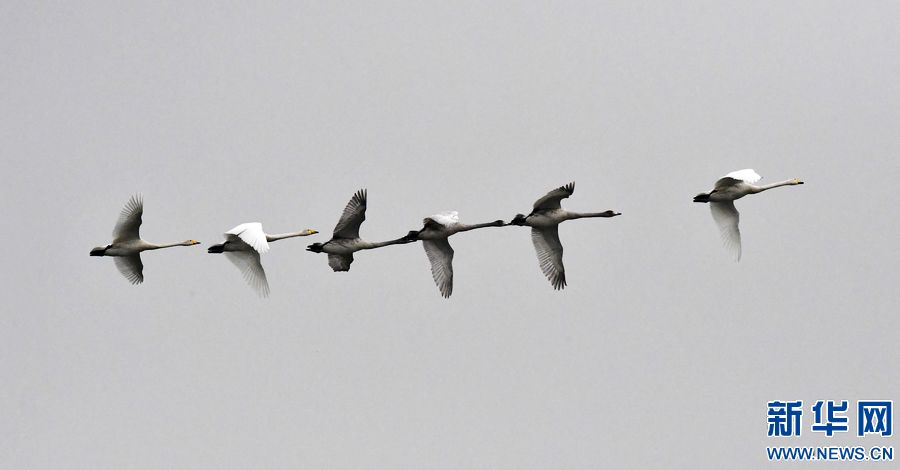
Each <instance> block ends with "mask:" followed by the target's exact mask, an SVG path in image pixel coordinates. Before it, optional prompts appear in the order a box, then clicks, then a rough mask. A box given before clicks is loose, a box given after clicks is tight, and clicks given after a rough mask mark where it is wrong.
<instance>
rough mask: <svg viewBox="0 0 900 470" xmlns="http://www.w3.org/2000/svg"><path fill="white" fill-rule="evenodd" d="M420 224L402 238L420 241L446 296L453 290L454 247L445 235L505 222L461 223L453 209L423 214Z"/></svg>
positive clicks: (437, 281) (438, 283) (448, 235)
mask: <svg viewBox="0 0 900 470" xmlns="http://www.w3.org/2000/svg"><path fill="white" fill-rule="evenodd" d="M422 224H423V227H422V229H421V230H418V231H415V230H414V231H411V232H409V234H407V235H406V236H405V237H403V238H404V239H406V240H410V241H415V240H421V241H422V246H423V247H424V248H425V255H426V256H427V257H428V262H429V263H430V264H431V277H432V278H433V279H434V283H435V284H436V285H437V287H438V290H439V291H440V293H441V295H442V296H443V297H444V298H449V297H450V295H451V294H452V293H453V247H451V246H450V242H449V241H448V240H447V239H448V238H449V237H450V236H452V235H454V234H457V233H459V232H467V231H469V230H475V229H479V228H484V227H502V226H504V225H506V224H505V223H504V222H503V221H502V220H496V221H494V222H487V223H484V224H474V225H468V224H462V223H460V222H459V213H458V212H456V211H448V212H440V213H438V214H434V215H432V216H431V217H426V218H425V219H424V220H423V221H422Z"/></svg>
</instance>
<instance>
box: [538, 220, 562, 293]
mask: <svg viewBox="0 0 900 470" xmlns="http://www.w3.org/2000/svg"><path fill="white" fill-rule="evenodd" d="M531 241H532V243H534V251H535V252H536V253H537V258H538V263H540V265H541V271H542V272H543V273H544V276H547V279H548V280H550V284H552V285H553V288H554V289H557V290H559V289H565V287H566V268H565V267H563V262H562V256H563V247H562V243H561V242H560V241H559V226H557V225H554V226H552V227H540V228H538V227H532V228H531Z"/></svg>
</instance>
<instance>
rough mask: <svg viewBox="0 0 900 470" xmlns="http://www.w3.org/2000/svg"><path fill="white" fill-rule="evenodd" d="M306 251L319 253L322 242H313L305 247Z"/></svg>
mask: <svg viewBox="0 0 900 470" xmlns="http://www.w3.org/2000/svg"><path fill="white" fill-rule="evenodd" d="M306 251H312V252H313V253H321V252H322V244H321V243H313V244H312V245H309V246H308V247H306Z"/></svg>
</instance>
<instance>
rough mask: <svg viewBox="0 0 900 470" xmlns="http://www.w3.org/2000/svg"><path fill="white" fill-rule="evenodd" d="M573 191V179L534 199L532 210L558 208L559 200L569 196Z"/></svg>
mask: <svg viewBox="0 0 900 470" xmlns="http://www.w3.org/2000/svg"><path fill="white" fill-rule="evenodd" d="M574 192H575V182H574V181H572V182H571V183H569V184H567V185H565V186H560V187H558V188H556V189H554V190H553V191H550V192H549V193H547V194H546V195H544V197H542V198H540V199H538V200H537V201H534V210H538V209H559V208H560V207H561V206H560V202H561V201H562V200H563V199H565V198H567V197H569V196H571V195H572V193H574Z"/></svg>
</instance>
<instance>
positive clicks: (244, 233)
mask: <svg viewBox="0 0 900 470" xmlns="http://www.w3.org/2000/svg"><path fill="white" fill-rule="evenodd" d="M225 238H226V239H227V240H228V241H232V242H233V241H236V239H240V240H241V241H242V242H244V243H246V244H247V245H249V246H250V247H251V248H253V249H254V250H256V252H257V253H260V254H262V253H267V252H268V251H269V242H268V241H266V233H265V232H263V228H262V224H261V223H259V222H250V223H246V224H241V225H238V226H237V227H235V228H233V229H231V230H229V231H227V232H225Z"/></svg>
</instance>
